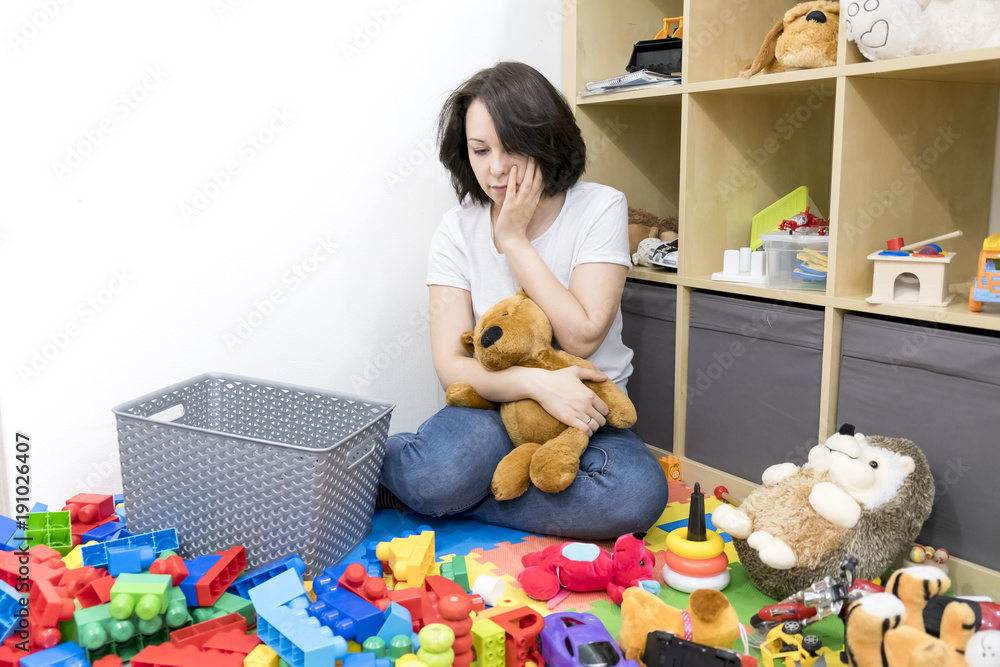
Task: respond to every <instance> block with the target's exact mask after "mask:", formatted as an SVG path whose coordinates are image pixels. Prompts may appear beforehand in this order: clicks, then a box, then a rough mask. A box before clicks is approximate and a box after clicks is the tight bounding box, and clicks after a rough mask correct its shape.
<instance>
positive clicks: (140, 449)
mask: <svg viewBox="0 0 1000 667" xmlns="http://www.w3.org/2000/svg"><path fill="white" fill-rule="evenodd" d="M394 407H395V406H394V405H393V404H391V403H384V402H376V401H372V400H368V399H364V398H359V397H356V396H347V395H343V394H333V393H331V392H328V391H323V390H319V389H310V388H307V387H299V386H295V385H284V384H277V383H273V382H266V381H263V380H254V379H252V378H245V377H239V376H234V375H223V374H217V373H209V374H206V375H201V376H198V377H195V378H192V379H190V380H187V381H185V382H181V383H179V384H176V385H173V386H172V387H168V388H166V389H163V390H161V391H157V392H154V393H151V394H148V395H146V396H143V397H142V398H138V399H136V400H134V401H130V402H128V403H124V404H122V405H119V406H117V407H115V408H113V411H114V413H115V415H116V421H117V424H118V447H119V450H120V452H121V467H122V484H123V486H124V494H125V517H126V521H127V525H128V529H129V530H130V531H131V532H133V533H145V532H149V531H153V530H162V529H165V528H176V529H177V536H178V540H179V541H180V554H181V555H182V556H184V557H185V558H192V557H194V556H197V555H201V554H206V553H207V554H212V553H215V552H216V551H221V550H223V549H228V548H229V547H230V546H233V545H238V544H241V545H243V546H244V547H246V550H247V567H248V568H250V569H252V568H254V567H259V566H261V565H265V564H267V563H270V562H272V561H274V560H276V559H279V558H282V557H284V556H287V555H289V554H293V553H294V554H298V555H300V556H302V558H303V559H304V560H305V562H306V567H307V573H306V576H308V577H315V576H316V575H317V574H319V573H321V572H322V570H323V569H324V568H327V567H330V566H332V565H334V564H336V563H337V562H338V561H339V560H341V559H342V558H343V557H344V556H345V555H346V554H348V553H349V552H350V551H352V550H353V549H354V547H356V546H357V545H358V544H359V543H360V542H361V540H362V539H364V537H365V536H366V535H367V534H368V533H369V532H370V531H371V526H372V514H373V512H374V509H375V494H376V491H377V489H378V479H379V473H380V471H381V469H382V457H383V456H384V454H385V441H386V437H387V435H388V432H389V419H390V416H391V414H392V409H393V408H394Z"/></svg>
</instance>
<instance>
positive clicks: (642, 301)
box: [622, 280, 677, 451]
mask: <svg viewBox="0 0 1000 667" xmlns="http://www.w3.org/2000/svg"><path fill="white" fill-rule="evenodd" d="M676 322H677V288H676V287H674V286H673V285H664V284H661V283H647V282H640V281H635V280H629V281H627V282H626V283H625V291H624V293H623V294H622V341H624V342H625V344H626V345H628V346H629V347H630V348H632V351H633V352H634V353H635V356H634V357H633V358H632V376H631V377H630V378H629V380H628V395H629V398H630V399H632V403H633V404H634V405H635V409H636V412H637V413H638V420H637V421H636V424H635V432H636V434H638V436H639V437H640V438H642V440H643V442H645V443H646V444H648V445H653V446H654V447H659V448H660V449H665V450H667V451H673V448H674V367H675V366H674V358H675V356H676V350H675V341H676V331H677V324H676Z"/></svg>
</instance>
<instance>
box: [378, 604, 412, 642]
mask: <svg viewBox="0 0 1000 667" xmlns="http://www.w3.org/2000/svg"><path fill="white" fill-rule="evenodd" d="M412 633H413V615H412V614H410V610H409V609H407V608H406V607H404V606H403V605H401V604H399V603H398V602H390V603H389V608H388V609H386V610H385V611H384V612H382V627H381V629H379V631H378V636H379V637H381V638H382V640H383V641H384V642H385V645H386V646H388V645H389V642H391V641H392V638H393V637H395V636H396V635H409V634H412Z"/></svg>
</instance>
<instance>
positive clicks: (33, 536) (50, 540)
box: [24, 512, 73, 556]
mask: <svg viewBox="0 0 1000 667" xmlns="http://www.w3.org/2000/svg"><path fill="white" fill-rule="evenodd" d="M25 516H26V519H25V530H24V536H25V539H27V541H28V548H29V549H30V548H31V547H34V546H38V545H39V544H44V545H45V546H47V547H51V548H52V549H55V550H56V551H58V552H59V554H60V555H61V556H65V555H66V554H68V553H69V552H70V551H72V550H73V533H72V531H71V530H70V522H69V512H28V514H27V515H25Z"/></svg>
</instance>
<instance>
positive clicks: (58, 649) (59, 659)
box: [20, 642, 90, 667]
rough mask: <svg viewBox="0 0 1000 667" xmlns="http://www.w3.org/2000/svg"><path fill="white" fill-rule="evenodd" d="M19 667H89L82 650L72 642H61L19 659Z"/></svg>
mask: <svg viewBox="0 0 1000 667" xmlns="http://www.w3.org/2000/svg"><path fill="white" fill-rule="evenodd" d="M20 664H21V667H89V666H90V662H89V661H88V660H87V655H86V653H84V650H83V649H82V648H81V647H80V646H79V644H75V643H73V642H63V643H62V644H59V645H58V646H53V647H52V648H47V649H44V650H42V651H39V652H38V653H32V654H30V655H26V656H24V657H23V658H21V663H20Z"/></svg>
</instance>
